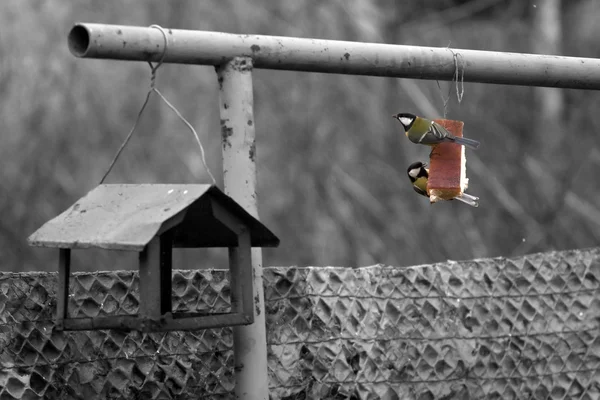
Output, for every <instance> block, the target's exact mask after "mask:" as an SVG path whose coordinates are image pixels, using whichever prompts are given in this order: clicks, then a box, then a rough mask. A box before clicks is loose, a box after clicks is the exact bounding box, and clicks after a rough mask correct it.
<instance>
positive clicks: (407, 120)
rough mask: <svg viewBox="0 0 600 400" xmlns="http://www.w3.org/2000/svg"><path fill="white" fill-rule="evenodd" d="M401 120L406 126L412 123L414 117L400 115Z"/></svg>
mask: <svg viewBox="0 0 600 400" xmlns="http://www.w3.org/2000/svg"><path fill="white" fill-rule="evenodd" d="M398 119H399V120H400V122H401V123H402V125H404V126H408V125H410V123H411V122H412V121H413V119H412V118H407V117H400V118H398Z"/></svg>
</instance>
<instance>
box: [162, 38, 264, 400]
mask: <svg viewBox="0 0 600 400" xmlns="http://www.w3.org/2000/svg"><path fill="white" fill-rule="evenodd" d="M159 33H160V32H159ZM217 80H218V82H219V100H220V114H221V138H222V146H223V181H224V186H225V193H227V194H228V195H229V196H231V197H232V198H233V199H234V200H236V201H237V202H238V203H239V204H240V205H241V206H242V207H244V209H245V210H246V211H247V212H249V213H250V214H251V215H252V216H254V217H256V218H258V206H257V200H256V160H255V152H256V146H255V131H254V127H255V124H254V111H253V108H254V97H253V88H252V59H251V58H249V57H235V58H233V59H232V60H231V61H229V62H227V63H225V64H223V65H221V66H219V67H218V68H217ZM252 270H253V271H252V272H253V274H252V276H253V282H254V294H253V298H254V307H253V309H254V323H253V324H251V325H247V326H236V327H233V349H234V350H233V354H234V371H235V381H236V384H235V395H236V398H237V399H251V400H268V399H269V386H268V383H269V381H268V371H267V333H266V323H265V298H264V289H263V271H262V252H261V249H260V248H254V249H252Z"/></svg>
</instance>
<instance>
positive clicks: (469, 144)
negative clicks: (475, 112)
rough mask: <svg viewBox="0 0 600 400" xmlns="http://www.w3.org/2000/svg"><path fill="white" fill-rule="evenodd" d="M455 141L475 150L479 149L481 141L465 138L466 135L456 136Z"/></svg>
mask: <svg viewBox="0 0 600 400" xmlns="http://www.w3.org/2000/svg"><path fill="white" fill-rule="evenodd" d="M454 142H455V143H458V144H462V145H464V146H467V147H469V148H471V149H473V150H477V148H478V147H479V142H478V141H477V140H473V139H469V138H465V137H454Z"/></svg>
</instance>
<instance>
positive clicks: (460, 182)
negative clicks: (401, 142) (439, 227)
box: [427, 119, 469, 203]
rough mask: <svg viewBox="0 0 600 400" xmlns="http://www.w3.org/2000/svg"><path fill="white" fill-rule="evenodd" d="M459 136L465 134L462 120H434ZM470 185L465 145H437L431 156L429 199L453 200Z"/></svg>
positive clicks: (435, 200) (448, 143) (434, 200)
mask: <svg viewBox="0 0 600 400" xmlns="http://www.w3.org/2000/svg"><path fill="white" fill-rule="evenodd" d="M434 121H435V122H437V123H438V124H440V125H442V126H443V127H444V128H446V129H447V130H448V131H449V132H450V133H451V134H453V135H454V136H457V137H462V136H463V133H462V131H463V126H464V123H463V122H462V121H453V120H448V119H436V120H434ZM468 186H469V180H468V178H467V165H466V158H465V147H464V146H461V145H458V144H455V143H450V142H445V143H440V144H438V145H436V146H435V147H434V148H433V150H432V151H431V154H430V157H429V180H428V182H427V193H428V194H429V200H430V201H431V202H432V203H435V202H437V201H440V200H452V199H454V198H456V197H458V196H460V195H461V194H462V193H463V192H464V191H465V190H466V189H467V187H468Z"/></svg>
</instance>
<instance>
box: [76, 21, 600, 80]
mask: <svg viewBox="0 0 600 400" xmlns="http://www.w3.org/2000/svg"><path fill="white" fill-rule="evenodd" d="M164 32H165V33H166V35H167V38H168V46H167V47H168V48H167V52H166V54H165V58H164V62H167V63H179V64H197V65H222V64H224V63H225V62H227V61H229V60H231V59H233V58H234V57H238V56H242V57H251V58H252V60H253V66H254V68H266V69H279V70H291V71H306V72H324V73H333V74H352V75H372V76H387V77H396V78H413V79H436V80H447V81H449V80H452V79H453V78H454V77H455V73H456V71H457V69H458V72H459V75H464V81H465V82H480V83H496V84H506V85H525V86H546V87H560V88H572V89H594V90H598V89H600V59H596V58H575V57H561V56H550V55H537V54H522V53H502V52H496V51H479V50H461V49H450V48H445V47H444V48H439V47H418V46H403V45H391V44H379V43H361V42H344V41H337V40H320V39H302V38H295V37H282V36H262V35H237V34H230V33H221V32H207V31H191V30H176V29H165V30H164ZM68 40H69V49H70V50H71V52H72V53H73V54H74V55H75V56H77V57H83V58H104V59H113V60H135V61H159V60H160V59H161V57H162V56H163V52H164V51H165V47H164V43H165V41H164V37H163V34H162V33H161V31H160V29H157V28H153V27H137V26H120V25H105V24H88V23H78V24H76V25H75V26H74V27H73V29H71V32H70V33H69V38H68Z"/></svg>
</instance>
